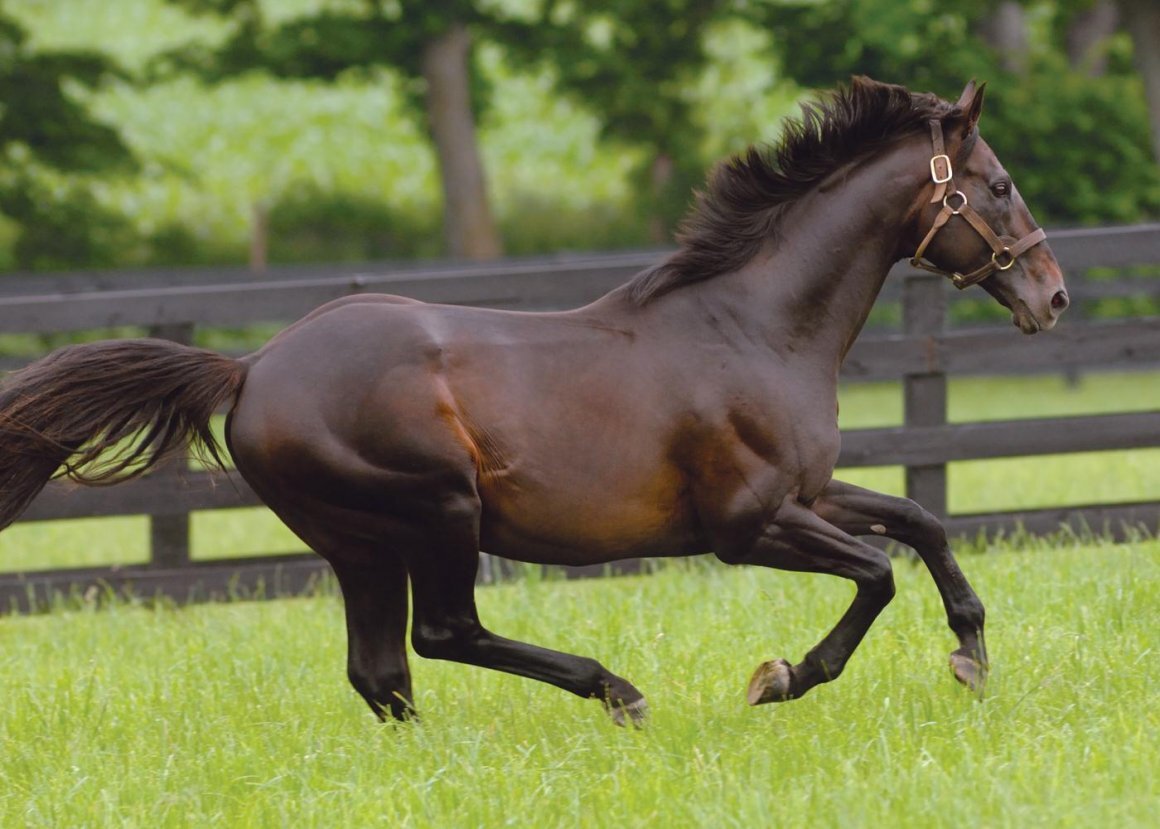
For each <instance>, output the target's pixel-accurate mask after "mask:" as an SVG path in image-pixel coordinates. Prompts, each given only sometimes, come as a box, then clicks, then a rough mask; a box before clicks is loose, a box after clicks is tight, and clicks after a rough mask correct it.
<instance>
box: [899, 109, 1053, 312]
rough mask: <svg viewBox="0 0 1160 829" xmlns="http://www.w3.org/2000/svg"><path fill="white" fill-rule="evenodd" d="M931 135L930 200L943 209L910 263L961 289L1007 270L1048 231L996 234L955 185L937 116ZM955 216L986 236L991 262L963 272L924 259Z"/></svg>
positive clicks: (931, 128) (984, 238) (1045, 235)
mask: <svg viewBox="0 0 1160 829" xmlns="http://www.w3.org/2000/svg"><path fill="white" fill-rule="evenodd" d="M930 137H931V144H932V145H933V148H934V154H933V155H932V156H931V159H930V178H931V181H933V182H934V196H933V197H932V198H931V200H930V201H931V203H932V204H933V203H935V202H937V201H939V200H940V199H941V200H942V205H943V206H942V210H940V211H939V212H938V215H937V216H935V219H934V224H932V225H931V226H930V230H929V231H927V234H926V237H925V238H924V239H923V240H922V242H921V243H920V244H919V246H918V250H916V251H915V252H914V256H912V257H911V258H910V264H911V266H913V267H915V268H921V269H922V270H924V271H930V272H931V273H937V274H940V275H942V276H948V277H950V279H951V282H953V283H954V284H955V287H956V288H958V289H959V290H962V289H963V288H969V287H970V286H971V285H977V284H978V283H980V282H982V281H983V280H984V279H986V278H987V277H988V276H990V275H991V274H993V273H995V271H1005V270H1007V269H1008V268H1010V267H1011V266H1012V265H1014V264H1015V260H1016V259H1018V258H1019V257H1020V256H1021V255H1022V254H1024V253H1026V252H1027V251H1029V250H1030V249H1031V248H1033V247H1035V246H1036V245H1038V244H1039V243H1040V242H1042V241H1043V240H1044V239H1046V238H1047V233H1046V232H1044V230H1043V228H1041V227H1040V228H1036V229H1035V230H1033V231H1031V232H1030V233H1028V234H1027V235H1026V236H1024V237H1023V238H1022V239H1019V240H1016V239H1015V238H1013V237H1011V236H998V235H996V234H995V231H993V230H991V226H990V225H989V224H987V220H986V219H984V218H983V217H982V216H980V215H979V214H978V213H977V212H975V208H973V207H971V206H970V205H969V204H967V194H966V193H964V192H963V191H962V190H959V189H958V188H956V187H955V181H954V168H953V166H952V165H951V159H950V156H948V155H947V154H946V150H945V148H944V146H943V134H942V122H941V121H939V120H938V119H937V118H934V119H931V122H930ZM955 200H957V201H958V204H957V205H956V206H954V207H952V206H951V202H952V201H955ZM952 216H962V217H963V218H964V219H966V220H967V221H968V222H969V223H970V225H971V227H973V228H974V229H975V230H976V231H977V232H978V234H979V235H980V236H982V237H983V240H984V241H985V242H986V243H987V244H988V245H990V246H991V261H990V262H988V263H986V264H985V265H983V266H982V267H981V268H978V269H976V270H973V271H971V272H970V273H966V274H963V273H958V272H956V271H947V270H943V269H942V268H940V267H938V266H937V265H935V264H934V263H933V262H928V261H927V260H925V259H923V258H922V254H923V252H924V251H925V250H926V248H927V246H928V245H929V244H930V243H931V240H932V239H934V237H935V234H936V233H938V232H939V230H941V229H942V228H943V226H945V225H946V223H947V222H949V221H950V219H951V217H952Z"/></svg>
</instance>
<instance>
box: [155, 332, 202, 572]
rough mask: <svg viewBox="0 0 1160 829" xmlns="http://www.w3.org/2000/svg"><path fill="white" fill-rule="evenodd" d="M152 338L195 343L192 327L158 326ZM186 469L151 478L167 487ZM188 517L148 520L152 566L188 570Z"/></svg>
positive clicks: (173, 466)
mask: <svg viewBox="0 0 1160 829" xmlns="http://www.w3.org/2000/svg"><path fill="white" fill-rule="evenodd" d="M149 336H150V337H157V338H158V339H163V340H173V341H174V342H178V343H184V344H186V345H189V344H191V343H192V342H193V324H192V323H184V322H183V323H170V324H164V325H155V326H153V327H151V328H150V329H149ZM186 468H187V465H186V464H185V463H183V462H180V461H175V462H170V463H167V464H165V465H164V466H162V467H160V468H158V469H157V470H156V471H155V472H154V473H153V474H152V475H151V476H150V477H151V478H152V479H153V480H155V481H158V482H159V483H162V484H165V483H169V482H171V481H174V480H180V479H181V478H182V476H183V472H184V470H185V469H186ZM189 558H190V556H189V513H188V512H186V513H180V514H177V515H150V516H149V564H150V565H152V566H153V567H186V566H188V565H189Z"/></svg>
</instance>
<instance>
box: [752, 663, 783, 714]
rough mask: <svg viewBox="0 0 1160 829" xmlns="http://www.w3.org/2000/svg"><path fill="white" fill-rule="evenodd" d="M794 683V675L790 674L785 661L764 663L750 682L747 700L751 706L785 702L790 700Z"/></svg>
mask: <svg viewBox="0 0 1160 829" xmlns="http://www.w3.org/2000/svg"><path fill="white" fill-rule="evenodd" d="M792 681H793V674H792V673H790V666H789V663H788V662H786V661H785V660H784V659H774V660H771V661H769V662H763V663H762V664H761V665H759V666H758V668H757V670H756V671H755V672H754V674H753V679H751V680H749V688H748V689H747V690H746V692H745V699H746V700H747V701H748V702H749V704H750V705H762V704H764V703H767V702H785V701H786V700H787V699H790V696H791V689H790V683H791V682H792Z"/></svg>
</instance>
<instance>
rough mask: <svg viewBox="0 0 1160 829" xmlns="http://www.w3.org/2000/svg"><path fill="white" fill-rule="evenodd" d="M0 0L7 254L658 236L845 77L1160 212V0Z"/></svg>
mask: <svg viewBox="0 0 1160 829" xmlns="http://www.w3.org/2000/svg"><path fill="white" fill-rule="evenodd" d="M942 5H943V4H935V3H931V2H930V0H810V2H806V0H636V2H633V1H632V0H589V2H579V0H59V2H55V3H52V4H43V3H40V2H37V0H0V151H2V152H3V154H4V160H5V162H4V166H3V169H2V170H0V214H2V217H3V218H2V220H0V267H3V268H6V269H13V268H16V269H59V268H66V267H95V266H113V265H117V266H121V265H136V264H157V263H167V264H175V263H193V262H218V261H221V262H229V261H233V262H240V261H244V260H245V258H246V251H247V246H248V241H249V239H250V237H251V236H252V235H253V234H254V232H255V227H256V226H257V227H258V228H259V229H260V230H261V231H262V234H263V237H266V236H267V235H268V240H269V241H268V244H269V255H270V258H271V259H272V260H274V261H303V260H316V261H337V260H343V259H368V258H399V257H408V256H432V255H451V256H456V257H468V258H476V259H486V258H491V257H494V256H497V255H499V254H500V253H501V252H504V251H506V252H513V253H527V252H547V251H551V250H556V249H560V248H573V249H575V248H588V249H602V248H609V247H618V246H626V245H635V246H639V245H647V244H655V243H658V242H663V241H666V240H667V239H668V238H670V236H671V231H672V228H673V226H674V224H675V222H676V220H677V218H678V217H679V216H680V214H681V213H682V212H683V211H684V209H685V207H686V205H687V204H688V202H689V196H690V190H691V188H692V187H693V186H696V185H697V184H698V183H699V182H700V181H701V180H702V178H703V175H704V171H705V170H706V169H707V167H708V166H709V165H710V164H711V163H712V162H713V161H714V160H716V158H718V157H719V156H720V155H721V154H723V153H725V152H731V151H737V150H740V149H742V148H743V147H744V145H745V144H746V143H750V142H756V141H762V140H766V141H768V140H774V139H776V137H777V122H778V120H779V119H780V117H782V116H784V115H786V114H791V113H792V111H793V104H794V102H795V101H796V100H797V99H799V98H801V97H802V96H804V95H806V94H808V93H809V92H810V90H813V89H817V88H825V87H830V86H833V85H834V84H835V83H838V82H842V81H844V80H846V79H848V78H849V76H850V75H851V74H867V75H870V76H872V77H875V78H878V79H880V80H886V81H894V82H899V83H904V84H906V85H908V86H910V87H911V88H913V89H920V90H932V91H935V92H937V93H939V94H941V95H943V96H944V97H953V96H955V95H957V94H958V91H959V90H960V89H961V88H962V85H963V83H964V82H965V81H966V80H967V79H968V78H971V77H976V78H980V79H986V80H988V81H990V83H991V88H992V94H991V95H989V96H988V101H987V113H986V115H985V120H984V124H985V130H984V133H985V135H986V137H987V139H988V141H989V142H990V143H991V144H992V145H993V146H994V147H995V149H996V151H997V152H998V153H999V155H1000V157H1001V158H1003V160H1004V162H1005V163H1006V164H1007V166H1008V167H1009V168H1010V169H1011V171H1012V173H1013V175H1014V176H1015V178H1016V180H1017V181H1018V183H1019V186H1020V189H1021V190H1022V191H1023V193H1024V195H1025V197H1026V198H1027V200H1028V201H1029V202H1030V203H1031V204H1032V206H1033V208H1034V210H1035V211H1036V214H1037V216H1038V217H1039V218H1040V219H1041V220H1042V221H1044V222H1046V223H1050V224H1055V225H1059V224H1080V223H1089V224H1096V223H1112V222H1131V221H1140V220H1144V219H1147V218H1155V217H1156V216H1158V215H1160V172H1158V165H1157V161H1156V160H1157V157H1158V156H1160V4H1157V3H1155V2H1154V1H1153V0H1025V1H1024V2H1015V0H988V1H987V2H980V3H976V4H969V5H968V4H959V5H958V6H955V7H953V8H946V7H941V6H942Z"/></svg>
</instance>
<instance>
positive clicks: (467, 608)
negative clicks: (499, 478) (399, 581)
mask: <svg viewBox="0 0 1160 829" xmlns="http://www.w3.org/2000/svg"><path fill="white" fill-rule="evenodd" d="M427 542H428V545H426V546H425V547H424V548H423V549H416V550H414V552H413V553H411V554H408V555H407V567H408V570H409V572H410V576H411V595H412V598H413V600H414V624H413V626H412V631H411V641H412V643H413V644H414V646H415V652H416V653H418V654H419V655H420V656H424V657H428V658H431V659H447V660H451V661H453V662H463V663H467V664H470V665H478V666H480V667H483V668H494V669H496V670H499V671H506V672H507V673H511V674H516V675H518V676H524V677H528V678H530V679H538V680H540V681H541V682H547V683H550V684H552V685H555V686H557V687H559V688H563V689H564V690H565V691H570V692H572V693H573V694H576V695H577V696H581V697H585V698H596V699H599V700H600V701H601V702H603V703H604V705H605V706H606V708H607V709H608V711H609V713H610V714H611V715H612V718H613V720H614V721H615V722H616V723H617V724H624V722H625V718H626V716H627V717H628V718H629V719H631V720H632V721H633V722H634V723H636V722H640V721H641V720H642V719H643V718H644V715H645V708H646V706H645V701H644V697H643V695H642V694H641V693H640V691H638V690H637V689H636V688H634V687H633V686H632V685H631V684H630V683H629V682H627V681H626V680H624V679H621V678H620V677H618V676H616V675H614V674H612V673H610V672H609V671H608V670H607V669H606V668H605V667H604V666H603V665H601V664H600V663H599V662H596V661H595V660H593V659H588V658H585V657H580V656H573V655H571V654H567V653H560V652H559V651H553V650H548V649H547V648H541V647H537V646H535V645H529V644H525V643H523V642H516V641H513V640H511V639H505V638H503V637H501V636H497V635H496V634H494V633H492V632H491V631H489V630H487V629H486V628H484V627H483V625H482V624H481V623H480V620H479V615H478V613H477V612H476V607H475V576H476V569H477V567H478V565H479V552H478V550H479V501H478V499H477V498H475V497H474V496H473V495H472V496H462V497H452V498H449V499H447V500H445V501H444V506H443V508H442V509H441V516H440V519H439V520H438V521H437V522H433V525H432V528H431V529H430V530H429V532H428V534H427Z"/></svg>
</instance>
